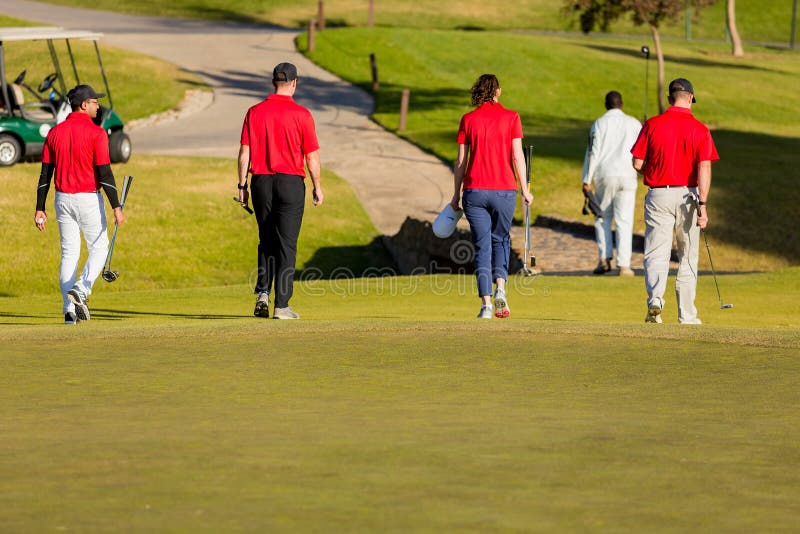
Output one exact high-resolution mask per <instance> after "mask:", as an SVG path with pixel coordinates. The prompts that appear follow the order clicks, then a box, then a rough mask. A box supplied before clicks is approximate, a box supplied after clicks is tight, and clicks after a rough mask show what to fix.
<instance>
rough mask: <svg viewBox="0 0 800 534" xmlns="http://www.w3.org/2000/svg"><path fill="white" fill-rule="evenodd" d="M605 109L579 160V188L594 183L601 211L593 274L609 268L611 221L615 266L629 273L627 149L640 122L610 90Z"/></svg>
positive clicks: (632, 183) (631, 182)
mask: <svg viewBox="0 0 800 534" xmlns="http://www.w3.org/2000/svg"><path fill="white" fill-rule="evenodd" d="M606 109H607V110H608V111H606V112H605V114H603V116H601V117H600V118H599V119H597V120H596V121H595V122H594V124H593V125H592V128H591V130H590V132H589V144H588V146H587V147H586V156H585V158H584V161H583V176H582V180H583V191H584V193H585V192H588V191H589V190H590V189H591V186H592V181H593V180H594V183H595V191H596V194H597V201H598V203H599V204H600V208H601V209H602V213H601V214H600V215H598V216H597V217H596V218H595V223H594V228H595V237H596V240H597V253H598V256H599V262H598V264H597V268H596V269H595V270H594V273H595V274H603V273H606V272H608V271H610V270H611V259H612V258H613V257H614V241H613V239H612V235H611V221H612V220H614V221H615V222H616V225H617V267H619V274H620V275H623V276H625V275H627V276H631V275H633V271H632V270H631V246H632V241H633V210H634V206H635V204H636V186H637V176H636V171H635V170H634V169H633V168H631V155H630V150H631V147H632V146H633V144H634V143H635V142H636V138H637V137H638V136H639V130H641V128H642V125H641V124H640V123H639V121H638V120H636V119H634V118H633V117H631V116H630V115H626V114H625V113H623V111H622V95H620V94H619V93H618V92H617V91H611V92H609V93H608V94H607V95H606Z"/></svg>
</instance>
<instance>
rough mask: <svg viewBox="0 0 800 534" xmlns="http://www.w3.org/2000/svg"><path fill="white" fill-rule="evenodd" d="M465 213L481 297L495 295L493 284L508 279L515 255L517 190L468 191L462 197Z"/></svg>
mask: <svg viewBox="0 0 800 534" xmlns="http://www.w3.org/2000/svg"><path fill="white" fill-rule="evenodd" d="M461 202H462V204H463V205H464V214H465V215H466V216H467V221H469V228H470V230H471V231H472V244H473V245H475V276H476V277H477V279H478V294H479V296H481V297H484V296H487V295H491V294H492V281H493V280H496V279H497V278H502V279H504V280H505V279H507V278H508V258H509V255H510V254H511V236H510V235H509V231H510V230H511V221H512V219H513V218H514V209H515V208H516V206H517V190H516V189H511V190H493V189H467V190H466V191H464V194H463V195H462V197H461Z"/></svg>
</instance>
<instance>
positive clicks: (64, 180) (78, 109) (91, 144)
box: [34, 85, 125, 324]
mask: <svg viewBox="0 0 800 534" xmlns="http://www.w3.org/2000/svg"><path fill="white" fill-rule="evenodd" d="M104 96H105V95H104V94H98V93H95V91H94V89H92V88H91V87H90V86H88V85H78V86H76V87H74V88H73V89H72V90H71V91H70V92H68V93H67V99H68V100H69V103H70V106H72V113H70V114H69V116H68V117H67V119H66V120H65V121H64V122H62V123H61V124H59V125H58V126H56V127H55V128H53V129H52V130H50V132H49V133H48V134H47V139H46V140H45V143H44V148H43V152H42V170H41V173H40V175H39V186H38V188H37V195H36V214H35V215H34V222H35V223H36V227H37V228H38V229H39V230H40V231H43V230H44V229H45V225H46V224H47V214H46V213H45V204H46V201H47V193H48V191H49V190H50V180H51V179H52V177H53V174H54V173H55V184H56V199H55V209H56V221H58V230H59V233H60V234H61V272H60V276H59V279H60V284H61V295H62V297H63V300H64V323H65V324H75V323H77V322H78V320H83V321H88V320H89V318H90V316H89V307H88V305H87V300H88V297H89V295H90V294H91V293H92V285H93V284H94V281H95V280H96V279H97V277H98V276H99V275H100V273H101V272H102V270H103V264H104V263H105V259H106V255H107V254H108V235H107V234H106V212H105V208H104V207H103V197H102V196H101V195H100V191H99V190H100V188H101V187H102V188H103V190H104V191H105V193H106V196H107V197H108V202H109V203H110V204H111V207H112V208H113V209H114V219H115V220H116V221H117V224H122V223H123V222H124V221H125V215H124V214H123V213H122V208H121V207H120V205H119V198H118V195H117V186H116V183H115V182H114V173H113V172H111V160H110V159H109V157H108V136H107V135H106V132H105V131H104V130H103V129H102V128H100V127H99V126H97V125H96V124H95V123H94V122H93V121H92V119H94V118H95V117H96V116H97V110H98V108H99V107H100V105H99V104H98V102H97V99H98V98H102V97H104ZM81 233H83V237H84V239H86V248H87V249H88V251H89V257H88V258H87V260H86V264H85V265H84V267H83V271H81V275H80V278H78V276H77V273H78V259H79V257H80V253H81Z"/></svg>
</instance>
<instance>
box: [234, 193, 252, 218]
mask: <svg viewBox="0 0 800 534" xmlns="http://www.w3.org/2000/svg"><path fill="white" fill-rule="evenodd" d="M233 201H234V202H236V203H237V204H239V205H240V206H241V207H242V209H244V211H246V212H247V213H249V214H250V215H252V214H253V210H252V209H251V208H250V206H248V205H247V204H243V203H241V202H239V199H238V198H236V197H233Z"/></svg>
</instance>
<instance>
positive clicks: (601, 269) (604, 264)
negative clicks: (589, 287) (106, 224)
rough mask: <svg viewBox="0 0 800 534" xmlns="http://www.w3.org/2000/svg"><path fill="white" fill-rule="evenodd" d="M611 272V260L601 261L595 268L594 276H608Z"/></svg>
mask: <svg viewBox="0 0 800 534" xmlns="http://www.w3.org/2000/svg"><path fill="white" fill-rule="evenodd" d="M610 270H611V260H600V261H599V262H597V267H595V268H594V271H592V274H606V273H607V272H608V271H610Z"/></svg>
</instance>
